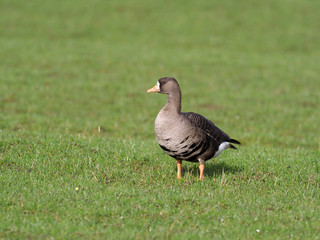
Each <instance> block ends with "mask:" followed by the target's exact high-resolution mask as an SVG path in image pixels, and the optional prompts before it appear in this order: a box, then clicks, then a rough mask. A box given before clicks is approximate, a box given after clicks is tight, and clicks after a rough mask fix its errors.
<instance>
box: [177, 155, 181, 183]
mask: <svg viewBox="0 0 320 240" xmlns="http://www.w3.org/2000/svg"><path fill="white" fill-rule="evenodd" d="M181 165H182V160H177V170H178V171H177V178H178V179H180V178H181Z"/></svg>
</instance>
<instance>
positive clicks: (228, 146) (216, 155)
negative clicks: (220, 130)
mask: <svg viewBox="0 0 320 240" xmlns="http://www.w3.org/2000/svg"><path fill="white" fill-rule="evenodd" d="M227 148H230V143H228V142H223V143H221V144H220V145H219V149H218V151H216V153H215V154H214V156H213V157H214V158H215V157H218V156H219V155H220V153H222V152H223V150H226V149H227Z"/></svg>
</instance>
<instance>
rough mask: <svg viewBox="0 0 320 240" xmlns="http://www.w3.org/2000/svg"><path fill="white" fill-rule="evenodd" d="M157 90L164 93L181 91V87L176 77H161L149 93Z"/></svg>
mask: <svg viewBox="0 0 320 240" xmlns="http://www.w3.org/2000/svg"><path fill="white" fill-rule="evenodd" d="M151 92H157V93H164V94H171V93H175V92H178V93H180V87H179V84H178V82H177V80H176V79H174V78H172V77H164V78H160V79H159V80H158V81H157V84H156V85H155V86H154V87H153V88H150V89H149V90H148V93H151Z"/></svg>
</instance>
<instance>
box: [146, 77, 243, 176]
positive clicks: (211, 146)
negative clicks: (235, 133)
mask: <svg viewBox="0 0 320 240" xmlns="http://www.w3.org/2000/svg"><path fill="white" fill-rule="evenodd" d="M150 92H158V93H165V94H168V102H167V104H166V105H165V106H164V107H163V108H162V109H161V111H160V112H159V113H158V116H157V118H156V120H155V135H156V138H157V140H158V143H159V145H160V147H161V148H162V149H163V150H164V152H165V153H167V154H168V155H169V156H171V157H173V158H174V159H176V160H177V177H178V178H181V165H182V160H185V161H190V162H200V166H199V169H200V180H202V179H203V172H204V165H205V162H206V161H207V160H209V159H211V158H215V157H217V156H219V154H220V153H221V152H222V151H223V150H225V149H228V148H233V149H237V148H236V147H235V146H233V145H232V144H231V143H235V144H240V142H238V141H237V140H235V139H232V138H230V137H229V136H228V135H227V134H226V133H225V132H223V131H222V130H220V129H219V128H218V127H217V126H215V125H214V124H213V123H212V122H211V121H210V120H208V119H206V118H205V117H203V116H201V115H199V114H197V113H193V112H181V91H180V87H179V84H178V82H177V80H176V79H174V78H171V77H165V78H160V79H159V80H158V82H157V84H156V85H155V86H154V87H153V88H151V89H149V90H148V93H150Z"/></svg>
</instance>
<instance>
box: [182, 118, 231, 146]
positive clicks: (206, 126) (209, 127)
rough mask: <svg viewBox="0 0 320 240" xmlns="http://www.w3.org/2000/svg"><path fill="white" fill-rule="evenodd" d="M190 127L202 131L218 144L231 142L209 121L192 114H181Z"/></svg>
mask: <svg viewBox="0 0 320 240" xmlns="http://www.w3.org/2000/svg"><path fill="white" fill-rule="evenodd" d="M181 114H182V115H183V116H184V117H185V118H187V119H188V120H189V121H190V122H191V124H192V125H194V126H196V127H197V128H199V129H201V130H202V131H204V132H205V133H206V134H207V135H209V136H210V137H212V138H214V139H215V140H216V141H217V142H218V143H219V144H220V143H223V142H232V140H231V138H230V137H229V136H228V135H227V134H226V133H225V132H224V131H222V130H221V129H220V128H218V127H217V126H216V125H214V123H213V122H211V121H210V120H209V119H207V118H205V117H203V116H201V115H200V114H197V113H193V112H184V113H181Z"/></svg>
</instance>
